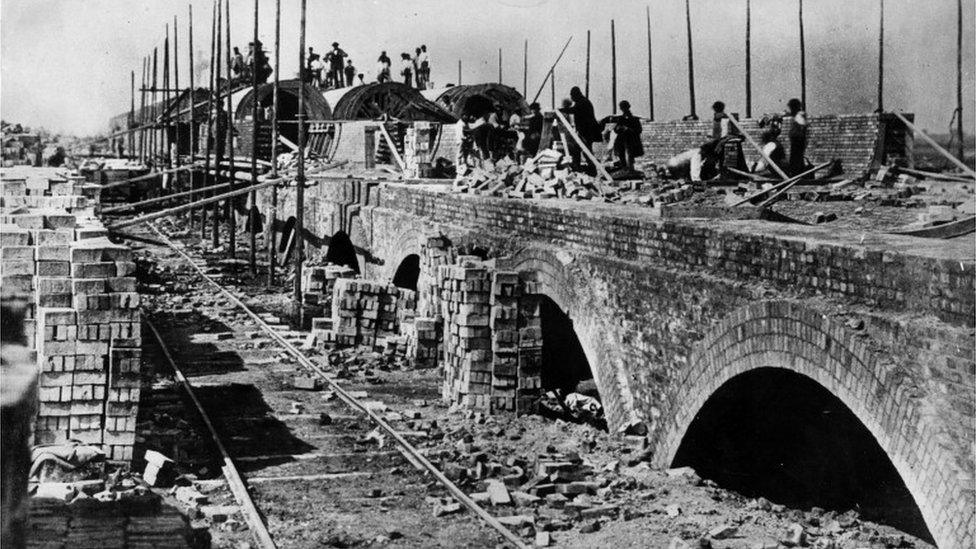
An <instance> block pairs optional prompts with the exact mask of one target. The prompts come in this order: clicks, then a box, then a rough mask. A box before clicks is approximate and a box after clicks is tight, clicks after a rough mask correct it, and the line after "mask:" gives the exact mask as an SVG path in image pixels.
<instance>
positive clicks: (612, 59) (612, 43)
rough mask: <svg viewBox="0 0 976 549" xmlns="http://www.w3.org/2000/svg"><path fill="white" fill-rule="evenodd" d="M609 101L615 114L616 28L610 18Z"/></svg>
mask: <svg viewBox="0 0 976 549" xmlns="http://www.w3.org/2000/svg"><path fill="white" fill-rule="evenodd" d="M610 102H611V103H613V104H612V105H611V106H610V107H611V112H613V114H617V28H616V26H615V25H614V22H613V19H611V20H610Z"/></svg>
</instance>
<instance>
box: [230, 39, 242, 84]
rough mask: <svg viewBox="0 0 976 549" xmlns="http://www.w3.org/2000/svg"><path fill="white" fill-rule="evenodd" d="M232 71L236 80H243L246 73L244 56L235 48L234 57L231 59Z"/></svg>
mask: <svg viewBox="0 0 976 549" xmlns="http://www.w3.org/2000/svg"><path fill="white" fill-rule="evenodd" d="M230 70H231V72H233V73H234V77H235V78H241V77H242V76H243V74H242V73H243V72H244V56H243V55H241V51H240V50H239V49H237V46H234V55H233V56H232V57H231V59H230Z"/></svg>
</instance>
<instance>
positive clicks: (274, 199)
mask: <svg viewBox="0 0 976 549" xmlns="http://www.w3.org/2000/svg"><path fill="white" fill-rule="evenodd" d="M274 40H275V41H274V87H273V88H272V90H271V177H272V178H273V179H277V178H278V88H279V87H280V85H279V80H278V74H279V73H281V70H279V67H281V0H275V39H274ZM277 217H278V186H277V185H273V186H272V187H271V207H270V208H268V223H267V225H268V232H267V235H268V236H267V238H266V241H265V245H266V246H267V247H268V287H271V286H272V285H274V283H275V263H277V260H278V258H277V251H278V247H277V246H276V245H275V238H274V235H275V223H277Z"/></svg>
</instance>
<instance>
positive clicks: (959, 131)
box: [956, 0, 966, 163]
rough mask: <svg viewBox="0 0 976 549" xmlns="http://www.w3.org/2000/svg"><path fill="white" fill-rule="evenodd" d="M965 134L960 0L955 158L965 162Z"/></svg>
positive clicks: (958, 6)
mask: <svg viewBox="0 0 976 549" xmlns="http://www.w3.org/2000/svg"><path fill="white" fill-rule="evenodd" d="M965 138H966V134H965V132H964V131H963V125H962V0H957V2H956V156H957V157H958V158H959V161H960V162H963V163H965V162H966V145H965Z"/></svg>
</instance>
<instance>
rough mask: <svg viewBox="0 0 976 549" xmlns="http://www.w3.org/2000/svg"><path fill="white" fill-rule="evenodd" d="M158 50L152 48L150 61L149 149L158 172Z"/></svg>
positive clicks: (154, 167) (154, 168)
mask: <svg viewBox="0 0 976 549" xmlns="http://www.w3.org/2000/svg"><path fill="white" fill-rule="evenodd" d="M158 61H159V48H153V61H152V108H151V111H152V133H151V134H150V136H151V140H150V144H151V148H152V165H153V170H155V171H159V166H158V165H157V163H158V162H157V159H158V156H157V150H156V149H157V148H158V147H159V131H158V129H159V128H158V127H157V122H156V115H157V114H158V113H157V112H156V83H157V81H156V77H157V76H158V74H159V63H158Z"/></svg>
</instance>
